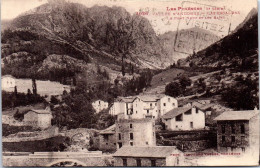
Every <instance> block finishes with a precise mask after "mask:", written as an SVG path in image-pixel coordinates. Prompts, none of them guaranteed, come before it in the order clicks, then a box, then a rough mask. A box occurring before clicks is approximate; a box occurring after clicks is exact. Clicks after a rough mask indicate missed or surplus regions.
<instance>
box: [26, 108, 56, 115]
mask: <svg viewBox="0 0 260 168" xmlns="http://www.w3.org/2000/svg"><path fill="white" fill-rule="evenodd" d="M30 111H32V112H35V113H37V114H51V112H50V111H49V110H45V109H44V110H34V109H31V110H30ZM30 111H29V112H30Z"/></svg>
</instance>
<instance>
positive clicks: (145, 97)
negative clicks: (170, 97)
mask: <svg viewBox="0 0 260 168" xmlns="http://www.w3.org/2000/svg"><path fill="white" fill-rule="evenodd" d="M137 97H138V98H139V99H141V100H142V101H145V102H155V101H157V100H158V99H159V98H158V97H157V96H156V95H140V96H137Z"/></svg>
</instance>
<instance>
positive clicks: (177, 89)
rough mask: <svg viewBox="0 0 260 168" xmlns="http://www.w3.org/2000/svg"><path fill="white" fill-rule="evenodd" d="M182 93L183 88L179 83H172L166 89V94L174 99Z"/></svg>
mask: <svg viewBox="0 0 260 168" xmlns="http://www.w3.org/2000/svg"><path fill="white" fill-rule="evenodd" d="M182 92H183V90H182V86H181V85H180V84H179V83H178V82H171V83H169V84H168V85H166V87H165V94H166V95H169V96H172V97H177V96H180V95H181V94H182Z"/></svg>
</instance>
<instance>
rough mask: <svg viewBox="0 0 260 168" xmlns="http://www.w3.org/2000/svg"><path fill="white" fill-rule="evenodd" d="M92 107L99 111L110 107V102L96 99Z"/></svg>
mask: <svg viewBox="0 0 260 168" xmlns="http://www.w3.org/2000/svg"><path fill="white" fill-rule="evenodd" d="M92 107H93V108H94V109H95V110H96V112H97V113H99V112H100V111H102V110H104V109H107V108H108V102H105V101H103V100H96V101H94V102H92Z"/></svg>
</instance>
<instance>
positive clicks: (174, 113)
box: [162, 107, 191, 119]
mask: <svg viewBox="0 0 260 168" xmlns="http://www.w3.org/2000/svg"><path fill="white" fill-rule="evenodd" d="M189 110H191V107H179V108H175V109H172V110H171V111H169V112H168V113H166V114H164V115H163V116H162V118H163V119H171V118H174V117H176V116H178V115H180V114H182V113H185V112H187V111H189Z"/></svg>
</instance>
